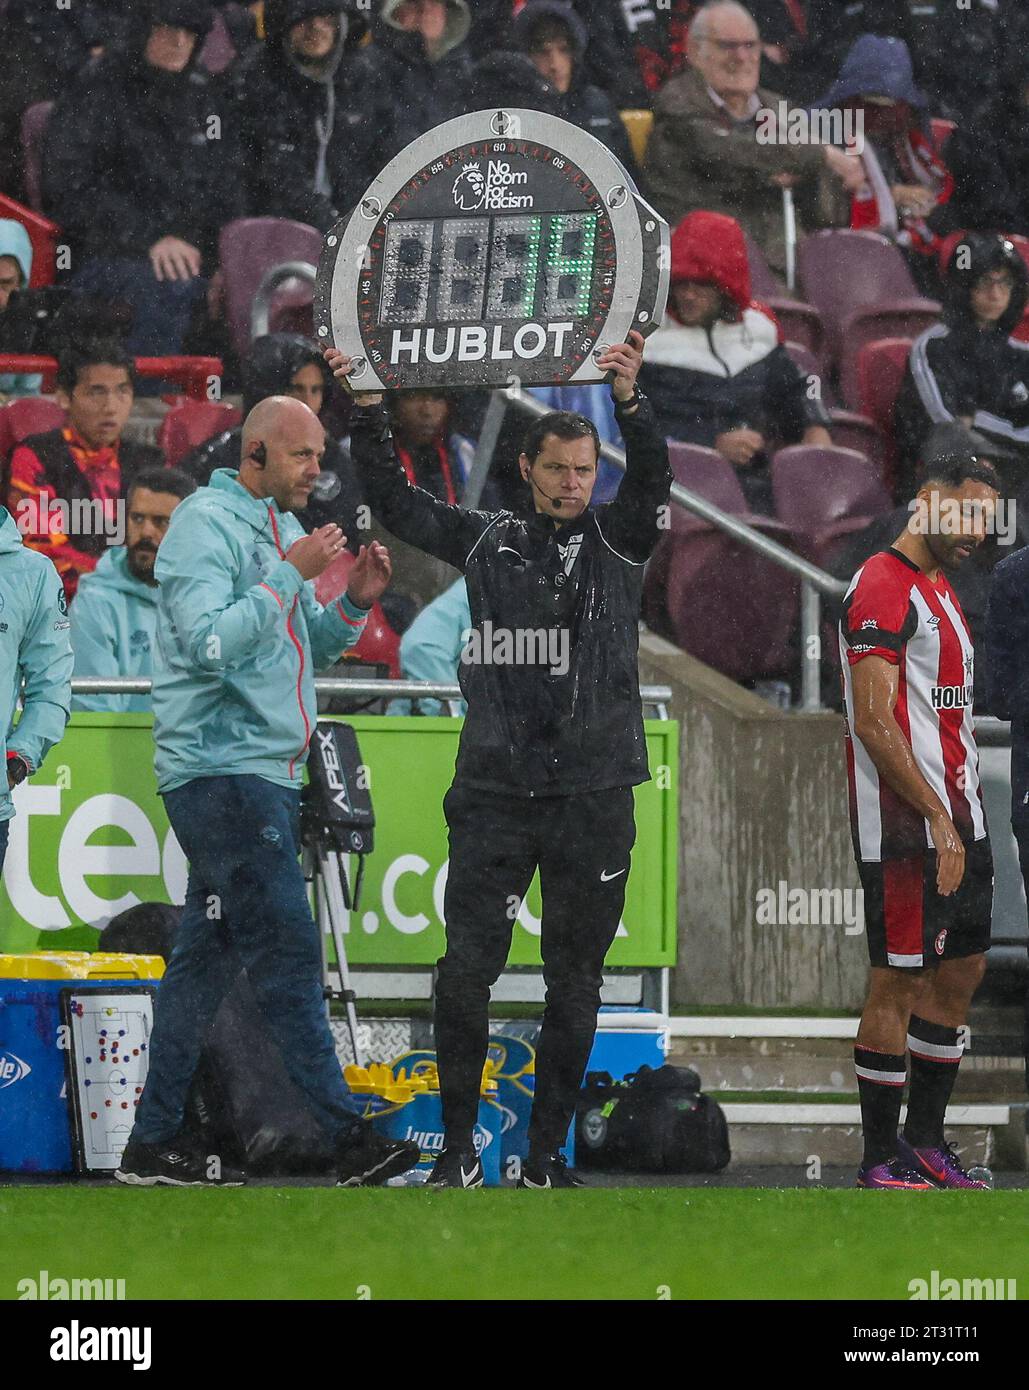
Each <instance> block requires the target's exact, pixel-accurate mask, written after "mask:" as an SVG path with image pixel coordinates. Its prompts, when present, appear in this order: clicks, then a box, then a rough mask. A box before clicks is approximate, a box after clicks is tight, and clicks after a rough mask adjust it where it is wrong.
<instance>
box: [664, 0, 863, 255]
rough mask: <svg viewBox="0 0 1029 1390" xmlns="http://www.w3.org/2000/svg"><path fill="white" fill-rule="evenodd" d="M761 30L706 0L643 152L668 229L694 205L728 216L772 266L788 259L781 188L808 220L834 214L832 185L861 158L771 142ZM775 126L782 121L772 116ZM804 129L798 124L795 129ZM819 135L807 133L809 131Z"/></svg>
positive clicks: (856, 177)
mask: <svg viewBox="0 0 1029 1390" xmlns="http://www.w3.org/2000/svg"><path fill="white" fill-rule="evenodd" d="M761 51H762V50H761V35H760V33H759V31H758V27H757V25H756V24H755V22H754V20H753V19H752V18H751V16H750V14H749V13H748V11H747V10H746V9H744V7H743V6H742V5H740V4H737V3H736V2H735V0H712V3H711V4H708V5H705V6H704V7H703V9H701V10H698V12H697V14H696V15H695V16H694V18H693V21H692V23H691V24H690V29H689V48H688V52H689V67H688V68H687V69H686V70H685V71H684V72H682V73H680V74H679V75H678V76H677V77H673V78H672V79H671V80H670V81H669V82H668V83H667V84H666V86H665V87H663V88H662V90H661V92H660V94H659V96H658V98H657V101H656V102H655V105H654V132H653V134H652V136H651V138H650V144H649V146H648V149H647V157H646V169H645V172H646V178H647V186H648V188H649V189H650V191H651V193H652V195H653V199H654V203H655V205H656V206H657V208H658V210H659V211H660V212H661V213H662V214H663V215H664V216H665V217H666V218H667V219H668V221H669V222H670V223H671V224H672V225H673V226H674V225H675V224H676V223H678V222H679V221H680V220H681V219H682V218H683V217H684V216H685V214H686V213H688V212H693V211H695V210H698V209H706V210H707V211H709V212H721V213H725V214H726V215H728V216H729V217H734V218H735V219H736V220H737V221H738V222H739V223H740V224H741V225H742V227H743V229H744V231H745V232H747V234H748V235H749V236H750V237H751V239H752V240H753V241H755V242H756V243H757V244H758V246H759V247H760V248H761V250H762V251H763V252H764V255H765V259H766V260H767V261H768V264H769V266H770V268H771V269H772V271H773V272H774V273H775V274H777V275H780V276H781V275H782V274H783V272H784V270H785V265H786V254H785V236H784V227H783V198H782V190H783V189H784V188H793V189H794V190H795V194H796V197H797V199H798V205H799V208H800V211H801V216H802V218H803V219H804V220H805V221H806V223H807V224H808V225H809V226H812V225H816V224H817V223H819V222H825V221H831V220H834V218H835V217H836V215H837V213H838V212H839V211H840V210H841V203H840V200H839V199H838V198H837V197H835V196H834V193H835V190H834V188H833V185H834V184H842V185H843V187H845V188H848V189H854V188H857V187H858V186H859V185H860V183H861V182H862V181H863V175H862V171H861V162H860V160H859V159H857V158H856V157H855V156H853V155H849V154H845V153H843V152H842V151H841V150H836V149H833V148H832V147H831V146H829V145H823V144H816V143H811V142H810V141H807V140H804V139H803V135H802V140H801V142H800V143H797V142H796V141H795V140H794V138H792V137H793V135H794V128H793V125H792V123H791V124H790V126H789V129H790V134H791V139H790V141H789V142H787V141H786V140H785V139H783V138H782V136H781V132H780V136H779V138H771V139H770V138H769V130H770V129H771V127H770V122H769V117H768V113H769V112H773V113H775V115H776V117H777V118H778V117H779V116H780V115H781V112H782V110H783V107H782V104H781V99H780V97H779V96H778V95H777V94H776V93H774V92H770V91H766V90H765V89H764V88H763V87H759V86H758V74H759V72H760V68H761ZM775 128H776V129H779V122H778V120H777V121H776V127H775ZM802 132H803V128H802ZM814 133H816V132H812V136H813V134H814Z"/></svg>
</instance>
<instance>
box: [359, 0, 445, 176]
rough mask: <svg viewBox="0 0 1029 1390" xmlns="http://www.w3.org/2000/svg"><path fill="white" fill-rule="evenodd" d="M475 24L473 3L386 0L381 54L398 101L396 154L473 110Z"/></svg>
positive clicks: (379, 27) (379, 30)
mask: <svg viewBox="0 0 1029 1390" xmlns="http://www.w3.org/2000/svg"><path fill="white" fill-rule="evenodd" d="M471 22H472V21H471V12H470V8H469V5H468V3H467V0H383V5H382V9H381V10H380V12H379V16H378V19H377V20H376V24H375V49H376V53H377V55H378V56H379V57H381V59H382V61H383V63H384V70H383V77H382V81H383V82H384V83H385V87H386V90H388V92H389V93H390V95H391V96H392V97H393V99H394V100H393V118H392V122H391V127H392V129H391V138H392V142H393V145H394V147H395V148H396V149H401V148H403V146H404V145H407V144H410V142H411V141H412V140H414V139H416V138H417V137H418V136H419V135H423V134H424V133H425V132H426V131H427V130H431V129H432V128H433V126H437V125H439V124H440V123H441V122H442V121H449V120H451V119H452V118H453V117H454V116H460V115H461V114H462V113H463V112H464V111H468V110H471V109H472V108H471V107H470V106H469V102H468V98H469V92H470V89H471V79H472V63H473V59H472V54H471V50H470V47H469V45H468V42H467V39H468V31H469V29H470V28H471ZM361 138H362V139H364V138H365V134H364V132H363V131H362V136H361Z"/></svg>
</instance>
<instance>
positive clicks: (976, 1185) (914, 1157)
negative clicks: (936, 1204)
mask: <svg viewBox="0 0 1029 1390" xmlns="http://www.w3.org/2000/svg"><path fill="white" fill-rule="evenodd" d="M897 1152H898V1154H899V1156H900V1161H901V1162H902V1163H904V1164H906V1165H907V1166H908V1167H909V1168H911V1169H912V1170H913V1171H914V1172H916V1173H920V1174H923V1175H924V1176H925V1177H927V1178H929V1179H930V1180H931V1182H932V1183H933V1186H934V1187H963V1188H973V1189H975V1190H977V1191H980V1192H989V1191H991V1186H992V1185H991V1184H990V1183H988V1182H983V1181H982V1179H980V1178H974V1177H972V1175H971V1174H970V1173H969V1172H968V1171H967V1170H966V1169H964V1168H963V1167H962V1166H961V1161H960V1160H959V1158H958V1156H957V1154H956V1152H955V1151H954V1149H953V1148H952V1146H951V1145H950V1144H948V1143H947V1142H946V1140H944V1142H943V1144H942V1145H940V1146H939V1147H938V1148H937V1147H933V1148H928V1149H916V1148H915V1147H914V1146H913V1145H911V1144H909V1143H908V1141H907V1140H906V1139H905V1138H904V1136H903V1135H898V1136H897Z"/></svg>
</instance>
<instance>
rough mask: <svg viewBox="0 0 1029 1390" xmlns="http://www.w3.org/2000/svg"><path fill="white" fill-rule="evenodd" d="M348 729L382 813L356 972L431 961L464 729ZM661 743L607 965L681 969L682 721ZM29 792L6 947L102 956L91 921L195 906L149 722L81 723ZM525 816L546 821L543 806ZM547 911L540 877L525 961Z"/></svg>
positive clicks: (519, 933) (362, 722)
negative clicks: (447, 817)
mask: <svg viewBox="0 0 1029 1390" xmlns="http://www.w3.org/2000/svg"><path fill="white" fill-rule="evenodd" d="M347 722H348V723H350V724H352V725H353V727H354V729H355V730H356V732H357V737H358V740H359V743H360V746H361V756H362V759H363V762H364V764H365V765H366V767H367V769H368V776H369V779H370V786H371V794H372V800H373V804H374V806H375V818H376V827H375V850H374V853H373V854H371V855H370V856H369V857H368V859H367V861H366V867H365V874H364V883H363V885H362V890H361V902H360V904H359V907H358V910H357V911H356V912H352V913H349V914H348V921H347V932H348V936H347V954H348V958H349V960H350V962H351V964H353V965H423V966H424V965H430V964H432V963H434V962H435V961H436V960H437V959H438V958H439V956H440V955H441V954H442V951H443V889H444V885H445V882H446V868H447V834H446V824H445V822H444V820H443V811H442V801H443V796H444V793H445V792H446V789H447V787H448V786H449V785H450V781H451V778H452V776H453V771H454V758H455V755H456V752H457V740H458V735H459V733H460V729H461V720H459V719H445V718H438V719H433V718H410V717H405V718H394V717H383V716H375V715H361V716H354V717H353V718H350V719H348V720H347ZM646 734H647V749H648V754H649V758H650V769H651V774H652V776H653V780H652V781H651V782H648V783H646V784H645V785H644V786H641V787H637V788H636V824H637V838H636V847H635V849H634V850H633V855H632V871H631V873H630V875H629V883H628V889H627V896H626V902H625V910H624V913H623V915H622V924H621V926H620V928H619V932H618V936H617V938H616V940H615V943H614V945H613V947H612V948H611V951H610V953H609V954H608V958H607V959H608V964H609V965H612V966H656V965H671V964H673V963H674V960H675V928H676V869H677V833H678V813H677V786H678V782H677V774H678V763H679V759H678V725H677V724H675V723H674V722H673V721H670V720H648V721H647V722H646ZM14 799H15V807H16V810H17V815H16V816H15V818H14V820H13V821H12V823H11V838H10V844H9V848H8V851H7V860H6V863H5V866H4V873H3V887H2V892H0V951H34V950H54V949H58V948H68V947H71V946H78V947H80V948H83V949H87V950H88V949H90V948H91V947H92V946H93V945H94V944H95V943H96V941H97V933H96V931H95V930H93V929H92V928H91V927H90V924H101V925H102V924H103V923H105V922H106V921H108V920H109V919H110V918H111V917H113V916H115V915H116V914H117V913H119V912H122V911H124V910H125V909H126V908H129V907H133V906H135V904H137V903H139V902H182V900H183V897H184V895H185V887H186V863H185V860H184V857H183V854H182V851H181V849H180V848H179V844H178V841H177V840H176V838H175V836H174V834H173V833H172V831H171V829H170V827H169V825H168V820H167V817H166V816H165V813H164V805H163V802H162V801H161V798H160V797H159V796H158V794H157V786H156V782H155V779H154V770H153V739H152V735H151V720H150V716H149V715H143V714H122V715H115V714H76V715H74V716H73V717H72V719H71V722H70V723H69V725H68V729H67V732H66V734H65V736H64V739H63V740H62V741H61V743H60V744H59V745H58V746H57V747H56V748H54V749H53V750H52V751H51V753H50V755H49V757H48V758H47V760H46V762H45V764H44V765H43V768H42V770H41V771H40V772H39V773H37V774H36V776H34V777H33V778H32V779H31V781H28V782H24V783H22V785H21V786H19V787H18V788H16V790H15V793H14ZM526 814H528V815H532V814H533V806H532V803H531V802H529V801H527V802H526ZM246 833H247V827H245V826H241V827H240V834H246ZM589 833H590V827H589V825H586V824H584V825H583V834H584V835H588V834H589ZM539 918H540V891H539V879H538V877H537V878H536V879H535V880H534V882H533V885H532V887H531V888H530V890H529V893H528V894H527V896H526V899H525V902H524V903H523V904H522V909H521V912H520V913H519V916H518V918H517V920H516V925H515V929H514V937H513V943H512V953H511V963H512V964H513V965H537V964H539V961H540V955H539Z"/></svg>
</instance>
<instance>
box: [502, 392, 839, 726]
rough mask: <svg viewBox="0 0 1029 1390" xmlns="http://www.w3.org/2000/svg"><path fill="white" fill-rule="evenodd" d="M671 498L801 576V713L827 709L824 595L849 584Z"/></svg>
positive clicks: (693, 498) (526, 405) (523, 404)
mask: <svg viewBox="0 0 1029 1390" xmlns="http://www.w3.org/2000/svg"><path fill="white" fill-rule="evenodd" d="M498 396H499V397H501V398H502V399H503V400H504V401H505V405H504V409H506V407H507V404H511V405H514V406H515V407H516V408H517V409H519V410H524V411H525V412H526V413H527V414H529V415H535V416H536V417H537V418H538V417H539V416H542V415H550V414H551V413H552V409H553V408H552V407H551V406H547V405H544V404H543V402H542V401H537V400H535V399H534V398H533V397H532V396H528V395H526V394H525V392H524V391H523V390H522V389H521V387H515V386H511V387H507V388H506V389H505V390H503V391H499V392H494V397H493V399H494V400H496V399H497V397H498ZM491 404H492V403H491ZM600 456H601V458H604V459H607V460H608V462H609V463H613V464H614V465H615V467H616V468H619V469H621V471H622V472H623V473H624V472H625V462H626V461H625V453H624V451H623V450H622V449H617V448H615V446H614V445H613V444H608V443H602V444H601V446H600ZM669 496H670V499H671V501H672V502H674V503H675V504H676V506H679V507H682V508H683V509H684V510H685V511H688V512H692V513H693V515H694V516H699V517H702V518H703V519H704V520H705V521H709V522H710V523H711V525H712V526H715V527H717V528H718V530H720V531H724V532H725V533H726V535H729V536H732V537H733V539H734V540H738V541H739V542H740V544H741V545H745V546H747V547H749V549H751V550H756V551H757V552H758V554H759V555H763V556H764V557H765V559H766V560H771V561H772V563H773V564H775V565H779V566H780V567H781V568H782V569H785V570H789V571H790V573H791V574H795V575H796V576H797V577H798V578H799V579H800V581H801V590H800V639H801V641H800V663H801V667H800V670H801V682H800V683H801V700H800V703H801V708H802V709H805V710H812V709H821V708H822V701H821V690H820V685H821V633H820V628H821V603H820V600H819V595H820V594H828V595H829V596H830V597H832V598H843V596H844V594H845V593H846V592H847V586H846V584H845V583H844V582H843V580H842V579H836V578H835V577H834V576H833V575H831V574H828V573H827V572H826V571H825V570H823V569H820V568H819V567H818V566H817V565H813V564H812V563H811V562H810V560H805V559H804V558H803V557H802V556H800V555H794V553H793V551H792V550H787V549H786V547H785V546H784V545H780V544H779V543H778V541H773V540H772V539H771V538H770V537H768V536H765V535H762V534H761V532H760V531H755V530H754V529H753V527H751V526H748V525H747V524H746V522H744V521H740V519H739V517H735V516H733V515H732V514H731V513H730V512H723V511H722V509H721V507H716V506H715V504H714V503H713V502H709V501H708V500H707V498H706V497H701V496H700V494H699V493H696V492H691V491H690V489H689V488H686V487H683V486H682V484H681V483H672V486H671V489H670V491H669Z"/></svg>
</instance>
